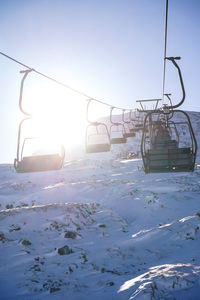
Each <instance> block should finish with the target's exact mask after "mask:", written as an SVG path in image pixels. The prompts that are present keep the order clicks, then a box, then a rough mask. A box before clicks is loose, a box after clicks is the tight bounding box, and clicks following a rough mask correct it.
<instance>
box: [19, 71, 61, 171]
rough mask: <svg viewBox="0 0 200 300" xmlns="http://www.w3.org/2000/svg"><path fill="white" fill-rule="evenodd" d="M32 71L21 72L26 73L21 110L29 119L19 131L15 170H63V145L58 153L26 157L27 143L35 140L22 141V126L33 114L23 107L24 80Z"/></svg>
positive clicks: (20, 99) (22, 82)
mask: <svg viewBox="0 0 200 300" xmlns="http://www.w3.org/2000/svg"><path fill="white" fill-rule="evenodd" d="M31 71H32V70H26V71H21V73H24V76H23V78H22V81H21V87H20V97H19V108H20V110H21V112H22V113H23V114H24V115H26V116H27V117H26V118H24V119H23V120H22V121H21V122H20V124H19V129H18V140H17V157H16V158H15V160H14V168H15V170H16V171H17V172H18V173H26V172H40V171H49V170H58V169H60V168H62V166H63V163H64V158H65V149H64V147H63V146H62V145H61V146H60V151H59V152H58V153H54V154H42V155H29V156H25V155H24V150H25V149H26V144H27V142H28V141H30V140H32V139H34V138H33V137H28V138H25V139H24V140H23V142H22V140H21V130H22V125H23V124H24V123H25V121H27V120H30V119H31V114H30V113H27V112H26V111H25V110H24V109H23V106H22V95H23V86H24V80H25V79H26V77H27V75H28V73H29V72H31Z"/></svg>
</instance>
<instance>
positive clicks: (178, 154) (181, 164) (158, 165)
mask: <svg viewBox="0 0 200 300" xmlns="http://www.w3.org/2000/svg"><path fill="white" fill-rule="evenodd" d="M167 59H168V60H170V61H171V62H172V63H173V64H174V66H175V67H176V69H177V70H178V74H179V79H180V83H181V88H182V93H183V96H182V100H181V101H180V102H179V103H178V104H177V105H172V103H171V104H170V106H166V105H165V106H164V107H163V108H162V109H159V110H155V111H151V112H149V113H147V115H146V117H145V120H144V129H143V135H142V141H141V154H142V159H143V164H144V170H145V172H146V173H155V172H181V171H182V172H183V171H184V172H189V171H193V170H194V166H195V159H196V153H197V142H196V138H195V135H194V131H193V128H192V125H191V122H190V118H189V116H188V114H187V113H186V112H184V111H182V110H177V109H176V108H177V107H179V106H180V105H181V104H182V103H183V102H184V99H185V89H184V85H183V80H182V75H181V71H180V68H179V66H178V64H177V63H176V60H177V59H180V58H179V57H176V58H174V57H170V58H167ZM183 132H184V133H185V135H183ZM186 132H187V133H188V134H187V135H186Z"/></svg>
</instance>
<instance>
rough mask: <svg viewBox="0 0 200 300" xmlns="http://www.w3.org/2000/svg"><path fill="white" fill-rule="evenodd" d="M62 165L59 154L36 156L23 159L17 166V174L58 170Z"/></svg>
mask: <svg viewBox="0 0 200 300" xmlns="http://www.w3.org/2000/svg"><path fill="white" fill-rule="evenodd" d="M62 165H63V158H62V157H61V156H60V155H59V154H48V155H36V156H26V157H23V159H22V161H20V162H18V164H17V168H16V170H17V172H18V173H26V172H40V171H50V170H58V169H60V168H61V167H62Z"/></svg>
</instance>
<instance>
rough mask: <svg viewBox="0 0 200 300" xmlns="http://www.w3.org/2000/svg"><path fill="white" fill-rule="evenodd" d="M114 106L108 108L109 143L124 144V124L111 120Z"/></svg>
mask: <svg viewBox="0 0 200 300" xmlns="http://www.w3.org/2000/svg"><path fill="white" fill-rule="evenodd" d="M113 109H114V107H111V109H110V122H111V124H112V125H111V126H110V143H111V144H124V143H126V137H125V127H124V124H122V123H119V122H114V121H113V115H112V112H113Z"/></svg>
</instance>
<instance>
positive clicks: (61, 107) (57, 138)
mask: <svg viewBox="0 0 200 300" xmlns="http://www.w3.org/2000/svg"><path fill="white" fill-rule="evenodd" d="M23 105H24V107H26V109H27V111H28V112H32V113H33V114H32V116H33V120H32V121H31V123H30V124H29V125H28V126H27V125H26V128H25V130H24V133H25V136H29V137H37V138H38V137H39V138H40V141H41V142H39V149H40V150H39V152H38V151H37V150H36V149H35V147H34V146H29V148H31V147H32V151H31V153H32V154H34V153H43V152H45V151H47V150H48V152H50V153H51V152H52V151H53V149H55V146H56V145H63V146H64V147H65V149H66V150H72V149H74V148H76V147H79V146H80V147H82V148H83V147H84V144H85V132H86V126H87V124H88V122H87V117H86V108H87V101H86V99H84V98H81V97H80V96H77V95H75V94H74V93H73V92H69V91H67V92H66V90H64V91H63V89H62V88H60V87H59V86H58V87H57V86H54V85H48V86H47V85H46V86H45V85H44V84H41V85H37V89H35V88H34V87H33V86H32V88H31V86H29V88H28V89H26V95H25V96H24V99H23ZM106 114H107V112H106V109H105V106H103V105H99V104H97V103H96V102H94V101H93V102H92V103H91V105H90V108H89V116H88V117H89V120H91V121H96V120H97V119H98V118H101V117H103V116H105V115H106ZM30 140H31V139H30ZM31 142H32V143H29V145H31V144H34V143H33V141H31ZM35 144H37V143H36V142H35Z"/></svg>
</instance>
